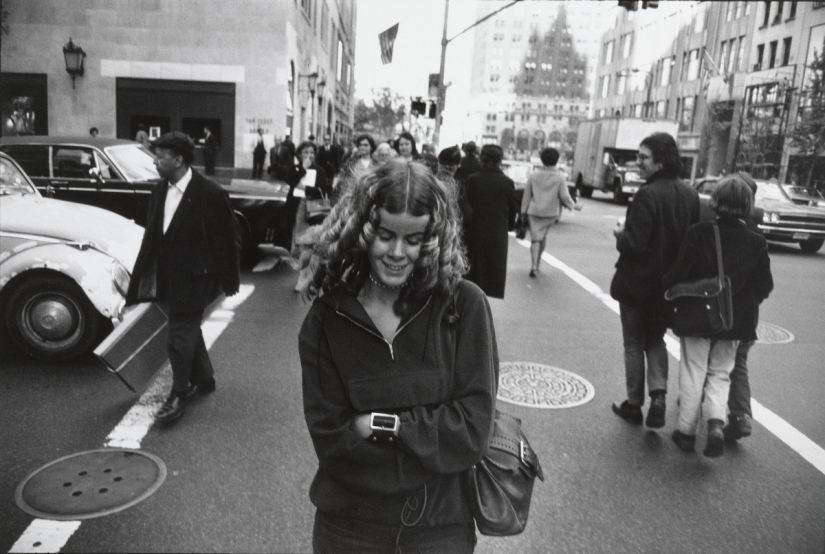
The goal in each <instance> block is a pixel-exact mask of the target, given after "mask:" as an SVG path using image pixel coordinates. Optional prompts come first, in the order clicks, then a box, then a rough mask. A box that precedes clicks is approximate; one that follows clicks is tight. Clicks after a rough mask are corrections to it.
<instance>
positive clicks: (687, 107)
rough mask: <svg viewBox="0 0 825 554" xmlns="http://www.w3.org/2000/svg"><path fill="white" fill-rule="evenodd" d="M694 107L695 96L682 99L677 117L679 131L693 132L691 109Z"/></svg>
mask: <svg viewBox="0 0 825 554" xmlns="http://www.w3.org/2000/svg"><path fill="white" fill-rule="evenodd" d="M695 105H696V97H695V96H686V97H685V98H683V99H682V113H681V114H680V117H679V131H687V132H690V131H693V108H694V106H695Z"/></svg>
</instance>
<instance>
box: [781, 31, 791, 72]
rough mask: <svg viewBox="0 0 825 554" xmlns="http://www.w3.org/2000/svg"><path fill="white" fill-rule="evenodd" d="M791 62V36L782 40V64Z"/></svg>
mask: <svg viewBox="0 0 825 554" xmlns="http://www.w3.org/2000/svg"><path fill="white" fill-rule="evenodd" d="M790 62H791V37H788V38H786V39H785V40H783V41H782V65H788V64H789V63H790Z"/></svg>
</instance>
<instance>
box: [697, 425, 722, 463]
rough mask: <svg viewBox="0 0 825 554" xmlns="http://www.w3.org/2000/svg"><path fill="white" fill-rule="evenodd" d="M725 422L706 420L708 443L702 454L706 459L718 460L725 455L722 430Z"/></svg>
mask: <svg viewBox="0 0 825 554" xmlns="http://www.w3.org/2000/svg"><path fill="white" fill-rule="evenodd" d="M724 426H725V422H724V421H722V420H721V419H709V420H708V442H707V444H706V445H705V449H704V450H703V451H702V454H704V455H705V456H707V457H708V458H718V457H719V456H721V455H722V454H724V453H725V434H724V432H723V431H722V428H723V427H724Z"/></svg>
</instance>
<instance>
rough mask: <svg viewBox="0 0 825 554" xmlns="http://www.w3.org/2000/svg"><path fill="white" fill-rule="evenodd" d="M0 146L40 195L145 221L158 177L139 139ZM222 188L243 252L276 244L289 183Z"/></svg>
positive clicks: (25, 139)
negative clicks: (262, 245)
mask: <svg viewBox="0 0 825 554" xmlns="http://www.w3.org/2000/svg"><path fill="white" fill-rule="evenodd" d="M0 151H1V152H5V153H6V154H8V155H10V156H11V157H12V158H14V159H15V160H17V162H18V163H19V164H20V165H21V166H22V167H23V169H24V170H25V171H26V172H27V173H28V174H29V176H30V177H31V179H32V181H34V184H35V186H36V187H37V189H38V190H39V191H40V192H41V194H42V195H44V196H49V197H54V198H56V199H58V200H67V201H69V202H77V203H80V204H89V205H91V206H97V207H99V208H104V209H106V210H111V211H113V212H115V213H117V214H120V215H122V216H123V217H125V218H127V219H131V220H133V221H134V222H135V223H137V224H138V225H140V226H145V225H146V216H147V212H148V207H149V195H150V193H151V191H152V189H153V188H154V186H155V185H156V184H157V183H158V181H159V180H160V176H159V175H158V172H157V170H156V169H155V165H154V160H155V155H154V154H153V153H152V152H151V151H150V150H148V149H146V148H145V147H143V146H142V145H141V144H140V143H138V142H134V141H131V140H123V139H111V138H100V137H95V138H92V137H50V136H22V137H3V138H0ZM224 188H225V189H226V191H227V192H228V193H229V198H230V199H231V201H232V207H233V209H234V210H235V216H236V218H237V220H238V223H239V227H240V229H241V250H242V255H243V256H248V255H249V254H250V253H251V252H252V251H253V250H254V249H255V246H257V245H258V244H261V243H264V242H270V243H276V244H277V243H278V242H279V239H280V238H281V237H280V235H281V234H282V231H281V229H280V225H279V222H280V213H281V208H282V207H283V205H284V202H285V201H286V195H287V193H288V192H289V186H288V185H287V184H286V183H272V182H268V181H233V182H232V184H231V185H224Z"/></svg>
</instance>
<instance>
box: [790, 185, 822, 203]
mask: <svg viewBox="0 0 825 554" xmlns="http://www.w3.org/2000/svg"><path fill="white" fill-rule="evenodd" d="M785 192H787V193H788V196H790V197H791V198H794V199H797V198H798V199H800V200H816V201H820V200H825V197H823V196H822V193H820V192H819V191H818V190H816V189H815V188H808V187H801V186H799V185H786V186H785Z"/></svg>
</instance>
